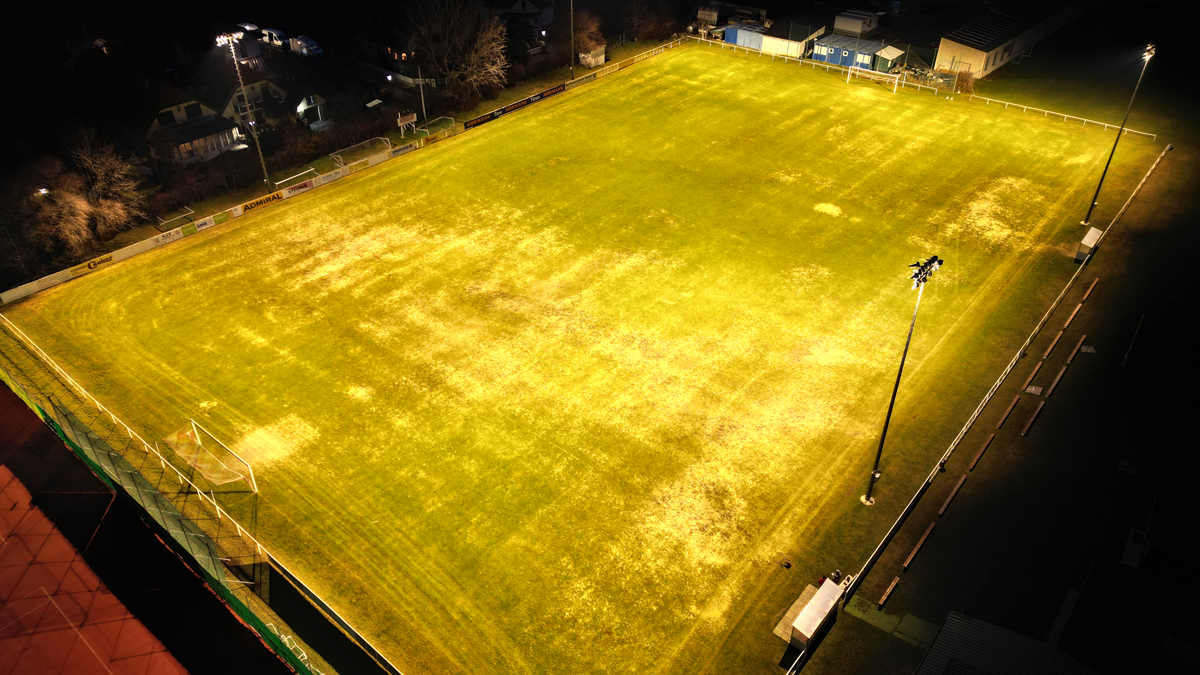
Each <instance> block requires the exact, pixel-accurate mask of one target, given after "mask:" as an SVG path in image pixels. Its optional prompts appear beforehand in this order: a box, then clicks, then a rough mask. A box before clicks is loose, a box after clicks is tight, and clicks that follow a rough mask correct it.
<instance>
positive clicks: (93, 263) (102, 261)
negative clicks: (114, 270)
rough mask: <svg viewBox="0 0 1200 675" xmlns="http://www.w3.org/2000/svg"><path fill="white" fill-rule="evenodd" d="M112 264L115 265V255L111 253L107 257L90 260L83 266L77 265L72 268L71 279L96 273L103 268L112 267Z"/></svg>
mask: <svg viewBox="0 0 1200 675" xmlns="http://www.w3.org/2000/svg"><path fill="white" fill-rule="evenodd" d="M112 263H113V254H111V253H109V254H107V255H102V256H100V257H99V258H92V259H91V260H89V261H87V262H85V263H83V264H81V265H76V266H74V267H72V268H71V278H72V279H75V278H77V277H81V276H83V275H85V274H91V273H92V272H95V271H96V270H98V269H100V268H101V267H105V266H107V265H111V264H112Z"/></svg>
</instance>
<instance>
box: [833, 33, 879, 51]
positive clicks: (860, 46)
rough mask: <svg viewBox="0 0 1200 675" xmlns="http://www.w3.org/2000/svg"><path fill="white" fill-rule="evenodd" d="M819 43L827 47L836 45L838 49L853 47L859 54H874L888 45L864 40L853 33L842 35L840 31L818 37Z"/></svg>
mask: <svg viewBox="0 0 1200 675" xmlns="http://www.w3.org/2000/svg"><path fill="white" fill-rule="evenodd" d="M817 44H819V45H825V46H826V47H834V48H837V49H851V50H854V51H856V52H858V53H859V54H874V53H876V52H879V51H881V50H883V48H884V47H885V46H886V45H884V44H883V43H882V42H876V41H874V40H864V39H862V38H856V37H854V36H851V35H840V34H838V33H833V34H830V35H825V36H823V37H819V38H817Z"/></svg>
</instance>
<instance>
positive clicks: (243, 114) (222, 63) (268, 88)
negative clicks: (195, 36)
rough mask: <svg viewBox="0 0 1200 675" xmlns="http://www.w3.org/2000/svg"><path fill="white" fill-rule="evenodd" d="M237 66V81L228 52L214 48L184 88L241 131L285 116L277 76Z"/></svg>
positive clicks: (244, 131) (285, 112)
mask: <svg viewBox="0 0 1200 675" xmlns="http://www.w3.org/2000/svg"><path fill="white" fill-rule="evenodd" d="M238 69H239V70H240V72H241V82H240V83H239V81H238V73H237V72H235V71H234V68H233V62H232V59H230V57H229V54H228V52H224V53H221V51H217V52H214V53H213V54H212V55H210V57H209V58H208V59H207V60H205V62H204V63H202V64H201V65H200V67H199V68H198V69H197V70H196V72H195V74H194V75H193V76H192V78H191V79H190V81H189V87H188V88H189V89H190V90H191V91H193V92H195V94H196V95H197V96H198V97H199V99H200V101H202V102H204V104H205V105H207V106H208V107H209V108H210V109H211V110H213V111H214V112H215V114H217V115H219V116H221V117H224V118H225V119H227V120H229V121H230V122H233V123H235V124H237V125H239V126H240V127H241V129H242V132H243V133H250V129H249V126H250V125H263V124H266V123H268V122H269V121H277V120H283V119H286V118H287V117H288V112H287V111H286V110H285V109H284V107H283V102H284V100H286V99H287V95H288V93H287V90H286V89H285V88H284V87H282V86H280V84H279V82H278V78H275V79H272V78H271V77H269V76H268V75H266V74H265V73H262V72H261V71H258V70H255V69H253V68H251V67H249V66H247V65H243V64H239V65H238Z"/></svg>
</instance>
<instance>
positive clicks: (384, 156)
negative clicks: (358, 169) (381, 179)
mask: <svg viewBox="0 0 1200 675" xmlns="http://www.w3.org/2000/svg"><path fill="white" fill-rule="evenodd" d="M391 158H392V151H391V150H387V151H384V152H381V153H379V154H377V155H371V156H370V157H368V158H367V166H375V165H376V164H379V163H380V162H386V161H388V160H389V159H391Z"/></svg>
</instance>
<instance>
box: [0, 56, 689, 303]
mask: <svg viewBox="0 0 1200 675" xmlns="http://www.w3.org/2000/svg"><path fill="white" fill-rule="evenodd" d="M683 42H684V40H683V38H679V39H675V40H673V41H671V42H669V43H667V44H663V45H659V46H658V47H655V48H653V49H649V50H647V51H645V52H642V53H641V54H637V55H636V56H631V57H629V58H628V59H625V60H623V61H621V62H619V63H615V64H612V65H609V66H605V67H604V68H601V69H600V70H599V71H597V72H594V73H589V74H587V75H584V76H583V77H580V78H576V79H575V80H572V81H570V82H567V83H564V84H560V85H557V86H555V87H551V89H549V90H546V91H543V92H539V93H538V94H534V95H533V96H531V97H528V98H527V99H523V101H518V102H517V103H516V104H510V105H509V106H505V107H504V108H498V109H497V110H493V111H491V112H490V113H485V114H484V115H481V116H480V117H478V118H476V119H475V120H471V121H468V122H467V123H466V124H464V125H462V126H461V127H460V126H459V125H458V124H457V123H456V122H455V121H454V119H453V118H450V117H439V118H437V119H435V120H433V122H431V123H430V125H429V126H433V125H434V124H436V123H438V121H439V120H447V121H448V122H449V124H448V125H446V126H445V127H444V128H442V129H440V130H438V131H436V132H433V131H430V130H428V129H426V130H423V131H425V134H426V135H424V136H419V137H418V138H415V139H413V140H412V141H410V142H408V143H405V144H403V145H395V146H393V145H391V142H390V141H388V139H386V138H383V140H384V141H385V142H387V144H388V149H386V150H383V151H381V152H378V153H375V154H373V155H371V156H369V157H367V158H365V159H359V160H355V161H353V162H350V163H349V164H345V162H344V158H342V157H341V156H340V155H341V153H345V152H347V151H349V150H350V149H351V148H355V147H358V146H359V145H362V144H363V143H369V142H371V141H374V140H378V139H375V138H372V139H368V140H367V141H363V143H358V144H355V145H352V146H350V147H349V148H343V149H342V150H339V151H337V153H334V154H337V155H339V157H338V158H337V159H334V163H336V164H339V166H338V168H336V169H334V170H333V171H330V172H329V173H324V174H320V175H318V176H314V177H312V178H309V179H306V180H304V181H302V182H299V183H296V184H294V185H290V186H288V187H285V188H281V189H279V190H276V191H275V192H272V193H270V194H267V195H265V196H262V197H258V198H255V199H252V200H250V201H248V202H245V203H243V204H239V205H238V206H234V207H232V208H229V209H225V210H224V211H220V212H218V213H214V214H212V215H209V216H205V217H204V218H201V219H199V220H195V221H192V222H189V223H187V224H185V225H182V226H180V227H177V228H175V229H173V230H169V231H167V232H163V233H162V234H160V235H158V236H155V237H151V238H150V239H144V240H142V241H139V242H137V243H135V244H130V245H129V246H126V247H125V248H122V249H118V250H116V251H113V252H111V253H105V254H104V255H101V256H99V257H97V258H93V259H92V260H89V261H87V262H84V263H80V264H78V265H76V266H74V267H71V268H69V269H65V270H59V271H58V272H55V273H53V274H48V275H46V276H44V277H42V278H40V279H35V280H33V281H30V282H28V283H26V284H22V285H20V286H17V287H16V288H11V289H9V290H7V291H4V292H2V293H0V305H7V304H9V303H12V302H16V301H17V300H20V299H21V298H26V297H29V296H31V295H33V294H35V293H39V292H41V291H44V290H46V289H47V288H52V287H54V286H57V285H59V284H62V283H66V282H68V281H70V280H72V279H77V278H79V277H81V276H83V275H85V274H90V273H92V272H94V271H96V270H98V269H101V268H105V267H109V266H111V265H113V264H115V263H118V262H121V261H122V260H126V259H128V258H131V257H133V256H135V255H138V254H140V253H145V252H146V251H149V250H151V249H154V248H158V247H160V246H165V245H166V244H170V243H174V242H176V241H180V240H182V239H184V238H185V237H189V236H191V235H193V234H196V233H197V232H201V231H203V230H206V229H208V228H210V227H214V226H216V225H220V224H222V223H225V222H228V221H229V220H230V219H232V218H239V217H241V216H243V215H245V214H247V213H249V212H250V211H253V210H257V209H259V208H261V207H263V206H267V205H269V204H272V203H274V202H279V201H283V200H285V199H290V198H292V197H295V196H296V195H299V194H302V193H304V192H308V191H309V190H312V189H315V188H319V187H322V186H324V185H328V184H329V183H332V182H334V181H336V180H338V179H341V178H345V177H347V176H349V175H351V174H355V173H359V172H360V171H363V170H364V169H367V168H369V167H372V166H376V165H378V164H380V163H382V162H385V161H387V160H390V159H395V158H397V157H399V156H401V155H406V154H408V153H410V152H412V151H414V150H418V149H420V148H424V147H426V146H428V145H431V144H434V143H437V142H438V141H441V140H445V139H447V138H450V137H451V136H456V135H458V134H460V133H462V132H464V131H467V130H469V129H471V128H473V127H475V126H479V125H480V124H483V123H484V122H489V121H491V120H492V119H495V118H496V117H500V116H501V115H504V114H507V113H508V112H513V111H515V110H517V109H519V108H523V107H525V106H527V105H529V104H530V103H534V102H536V101H539V100H542V98H546V97H548V96H552V95H554V94H557V93H561V92H562V91H566V90H568V89H573V88H574V87H576V86H579V85H580V84H583V83H585V82H590V81H592V80H595V79H598V78H600V77H602V76H604V75H608V74H610V73H614V72H616V71H618V70H621V69H624V68H627V67H629V66H631V65H633V64H634V63H639V62H641V61H644V60H646V59H648V58H650V57H652V56H657V55H659V54H662V53H663V52H665V51H667V50H668V49H672V48H674V47H678V46H680V45H682V44H683ZM552 90H553V93H549V94H548V92H550V91H552ZM530 99H534V100H530ZM518 104H519V105H518ZM513 106H516V107H513ZM508 108H512V110H506V109H508ZM497 111H503V112H500V113H499V114H496V115H494V116H492V117H490V118H489V119H482V118H484V117H488V116H489V115H493V113H497ZM480 120H482V121H480ZM379 138H382V137H379ZM330 157H333V155H330ZM297 177H298V176H293V177H292V178H297ZM287 180H291V179H287Z"/></svg>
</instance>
